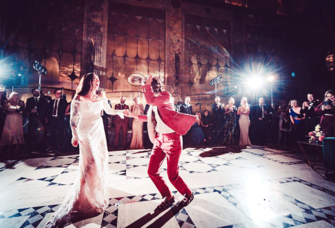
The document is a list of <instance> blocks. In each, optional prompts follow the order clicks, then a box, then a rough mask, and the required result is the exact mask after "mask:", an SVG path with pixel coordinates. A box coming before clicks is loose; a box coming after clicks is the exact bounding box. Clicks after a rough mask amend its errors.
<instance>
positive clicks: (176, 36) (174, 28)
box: [165, 1, 184, 98]
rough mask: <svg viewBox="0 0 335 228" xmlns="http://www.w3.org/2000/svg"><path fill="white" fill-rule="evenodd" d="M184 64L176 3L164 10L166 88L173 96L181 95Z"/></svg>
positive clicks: (180, 24) (178, 11) (179, 12)
mask: <svg viewBox="0 0 335 228" xmlns="http://www.w3.org/2000/svg"><path fill="white" fill-rule="evenodd" d="M177 3H178V1H177ZM183 65H184V39H183V36H182V11H181V7H180V5H179V7H178V4H177V6H176V5H173V6H172V5H170V6H169V7H168V9H167V11H166V65H165V66H166V69H165V72H166V81H165V85H166V89H167V90H168V91H169V92H170V93H171V94H172V96H174V97H175V98H177V97H180V96H181V84H182V78H183Z"/></svg>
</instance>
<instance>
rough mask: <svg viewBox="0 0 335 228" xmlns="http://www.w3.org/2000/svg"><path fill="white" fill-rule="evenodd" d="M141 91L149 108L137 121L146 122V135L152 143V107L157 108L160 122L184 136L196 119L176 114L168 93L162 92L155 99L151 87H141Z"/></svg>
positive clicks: (191, 116) (153, 139)
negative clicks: (147, 134)
mask: <svg viewBox="0 0 335 228" xmlns="http://www.w3.org/2000/svg"><path fill="white" fill-rule="evenodd" d="M142 89H143V93H144V96H145V99H146V100H147V103H148V104H149V105H150V108H149V111H148V114H147V115H139V116H138V119H139V120H141V121H147V122H148V133H149V138H150V141H151V142H152V143H154V141H155V132H154V125H153V123H152V119H151V115H152V106H157V109H158V113H159V116H160V118H161V119H162V121H163V122H164V123H165V124H166V125H167V126H168V127H169V128H171V129H172V130H174V131H175V132H176V133H178V134H181V135H185V134H186V133H187V132H188V131H189V130H190V128H191V127H192V125H193V124H194V122H195V121H196V119H197V117H196V116H193V115H188V114H183V113H179V112H176V111H175V110H174V103H173V100H174V99H173V97H172V96H171V94H170V93H169V92H167V91H163V92H161V93H160V94H159V96H157V97H155V96H154V93H153V92H152V90H151V85H145V86H142ZM148 120H149V121H148Z"/></svg>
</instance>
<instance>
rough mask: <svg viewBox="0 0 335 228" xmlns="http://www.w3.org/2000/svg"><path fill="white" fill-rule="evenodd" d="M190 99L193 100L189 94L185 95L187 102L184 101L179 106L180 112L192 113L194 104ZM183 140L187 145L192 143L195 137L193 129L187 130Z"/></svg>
mask: <svg viewBox="0 0 335 228" xmlns="http://www.w3.org/2000/svg"><path fill="white" fill-rule="evenodd" d="M190 101H191V98H190V97H189V96H187V97H185V103H182V104H181V105H180V106H179V112H180V113H185V114H190V115H192V105H190ZM183 142H184V145H185V146H189V145H191V144H192V142H193V139H192V136H191V131H189V132H187V134H186V135H184V136H183Z"/></svg>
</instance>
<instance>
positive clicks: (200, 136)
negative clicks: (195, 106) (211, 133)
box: [190, 112, 206, 146]
mask: <svg viewBox="0 0 335 228" xmlns="http://www.w3.org/2000/svg"><path fill="white" fill-rule="evenodd" d="M195 115H196V116H197V117H198V118H197V120H196V121H195V123H194V124H193V125H192V127H191V129H190V136H191V146H199V145H201V144H202V143H204V142H205V141H206V139H205V135H204V132H203V131H202V128H201V113H200V112H196V113H195Z"/></svg>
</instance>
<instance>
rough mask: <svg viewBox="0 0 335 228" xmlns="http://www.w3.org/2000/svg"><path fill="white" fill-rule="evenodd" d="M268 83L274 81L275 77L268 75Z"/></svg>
mask: <svg viewBox="0 0 335 228" xmlns="http://www.w3.org/2000/svg"><path fill="white" fill-rule="evenodd" d="M266 79H267V80H268V81H269V82H272V81H274V80H275V76H273V75H269V76H268V77H267V78H266Z"/></svg>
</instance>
